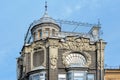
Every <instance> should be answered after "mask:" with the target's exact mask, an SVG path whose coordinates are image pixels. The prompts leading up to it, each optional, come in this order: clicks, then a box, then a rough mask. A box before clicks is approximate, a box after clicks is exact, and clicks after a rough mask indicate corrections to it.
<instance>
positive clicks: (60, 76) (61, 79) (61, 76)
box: [58, 74, 66, 80]
mask: <svg viewBox="0 0 120 80" xmlns="http://www.w3.org/2000/svg"><path fill="white" fill-rule="evenodd" d="M58 80H66V74H58Z"/></svg>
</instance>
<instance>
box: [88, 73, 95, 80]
mask: <svg viewBox="0 0 120 80" xmlns="http://www.w3.org/2000/svg"><path fill="white" fill-rule="evenodd" d="M87 80H95V76H94V74H88V75H87Z"/></svg>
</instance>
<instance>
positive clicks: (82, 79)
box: [74, 78, 84, 80]
mask: <svg viewBox="0 0 120 80" xmlns="http://www.w3.org/2000/svg"><path fill="white" fill-rule="evenodd" d="M74 80H84V78H74Z"/></svg>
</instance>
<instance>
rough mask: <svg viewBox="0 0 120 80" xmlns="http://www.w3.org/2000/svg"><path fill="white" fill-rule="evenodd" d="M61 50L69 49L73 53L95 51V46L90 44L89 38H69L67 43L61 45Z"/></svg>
mask: <svg viewBox="0 0 120 80" xmlns="http://www.w3.org/2000/svg"><path fill="white" fill-rule="evenodd" d="M59 48H60V49H68V50H73V51H81V52H82V51H95V50H96V47H95V45H92V44H90V40H89V39H87V38H74V37H72V38H67V40H66V42H60V43H59Z"/></svg>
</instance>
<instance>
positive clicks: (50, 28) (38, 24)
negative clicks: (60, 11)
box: [31, 5, 61, 41]
mask: <svg viewBox="0 0 120 80" xmlns="http://www.w3.org/2000/svg"><path fill="white" fill-rule="evenodd" d="M60 30H61V28H60V27H59V25H58V24H57V23H56V21H55V20H54V19H53V18H52V17H50V16H49V15H48V13H47V5H46V6H45V13H44V15H43V16H42V17H41V18H40V19H39V20H37V21H34V22H33V25H32V29H31V33H32V35H33V39H34V41H36V40H40V39H45V38H47V37H55V36H57V33H58V32H59V31H60Z"/></svg>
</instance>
